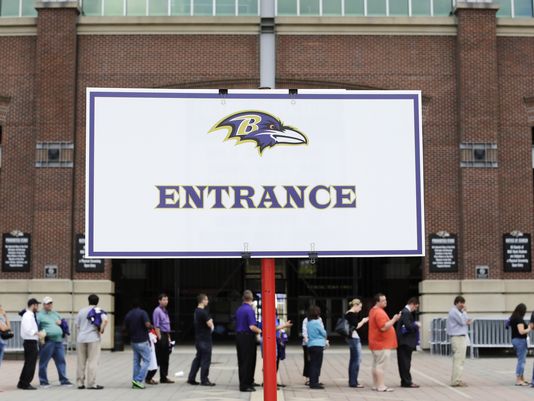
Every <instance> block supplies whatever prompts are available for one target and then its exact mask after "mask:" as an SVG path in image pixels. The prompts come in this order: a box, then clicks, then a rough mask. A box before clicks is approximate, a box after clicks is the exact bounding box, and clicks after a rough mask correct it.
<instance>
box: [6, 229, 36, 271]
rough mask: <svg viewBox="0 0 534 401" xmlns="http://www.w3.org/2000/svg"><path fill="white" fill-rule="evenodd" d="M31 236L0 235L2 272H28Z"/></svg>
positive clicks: (22, 234) (21, 234)
mask: <svg viewBox="0 0 534 401" xmlns="http://www.w3.org/2000/svg"><path fill="white" fill-rule="evenodd" d="M30 256H31V236H30V234H24V233H20V234H17V235H13V234H3V235H2V271H3V272H29V271H30Z"/></svg>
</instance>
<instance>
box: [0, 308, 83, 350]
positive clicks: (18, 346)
mask: <svg viewBox="0 0 534 401" xmlns="http://www.w3.org/2000/svg"><path fill="white" fill-rule="evenodd" d="M62 317H63V318H64V319H66V320H67V322H68V323H69V328H70V336H68V337H65V338H64V339H63V344H64V345H65V347H66V351H67V352H68V351H73V350H74V349H75V348H76V329H75V327H74V322H75V316H73V315H72V316H71V315H69V314H66V315H62ZM9 321H10V323H11V330H13V334H14V336H13V338H11V339H9V340H5V344H6V345H5V348H4V350H5V352H17V351H23V350H24V347H23V341H24V340H22V338H21V336H20V321H21V317H20V316H17V317H13V318H12V317H10V318H9Z"/></svg>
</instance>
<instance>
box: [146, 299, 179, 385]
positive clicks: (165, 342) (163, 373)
mask: <svg viewBox="0 0 534 401" xmlns="http://www.w3.org/2000/svg"><path fill="white" fill-rule="evenodd" d="M158 302H159V306H157V307H156V308H155V309H154V312H153V313H152V322H153V326H154V329H155V330H156V335H157V336H158V342H157V343H156V359H157V361H158V366H159V376H160V380H159V382H160V383H174V381H172V380H170V379H169V378H168V377H167V376H168V374H169V354H170V353H169V343H170V342H171V334H170V333H171V320H170V319H169V312H168V311H167V305H168V304H169V297H168V296H167V294H160V295H159V296H158ZM155 374H156V371H155V370H153V371H150V373H149V374H148V375H147V377H146V383H147V384H157V382H156V381H155V380H154V379H153V378H154V375H155Z"/></svg>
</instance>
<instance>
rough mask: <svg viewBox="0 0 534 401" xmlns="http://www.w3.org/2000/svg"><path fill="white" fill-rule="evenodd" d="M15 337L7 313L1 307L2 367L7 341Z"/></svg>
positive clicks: (0, 352)
mask: <svg viewBox="0 0 534 401" xmlns="http://www.w3.org/2000/svg"><path fill="white" fill-rule="evenodd" d="M12 337H13V332H12V331H11V323H10V322H9V319H8V317H7V314H6V311H5V310H4V308H3V307H2V305H0V365H2V359H3V358H4V348H5V346H6V343H5V340H7V339H10V338H12Z"/></svg>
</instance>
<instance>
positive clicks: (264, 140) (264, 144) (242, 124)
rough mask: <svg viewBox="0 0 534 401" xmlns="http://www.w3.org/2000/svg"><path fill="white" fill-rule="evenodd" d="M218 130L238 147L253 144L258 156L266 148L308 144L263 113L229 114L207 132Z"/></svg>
mask: <svg viewBox="0 0 534 401" xmlns="http://www.w3.org/2000/svg"><path fill="white" fill-rule="evenodd" d="M219 129H226V130H227V136H226V138H225V139H224V140H225V141H227V140H229V139H235V140H237V141H238V143H237V144H238V145H239V144H241V143H243V142H255V143H256V147H257V149H258V152H259V153H260V155H261V154H262V153H263V151H264V150H265V149H266V148H272V147H273V146H276V145H307V144H308V138H306V135H304V134H303V133H302V132H300V131H298V130H297V129H296V128H293V127H290V126H287V125H284V124H283V123H282V121H280V119H279V118H277V117H275V116H273V115H271V114H269V113H266V112H264V111H257V110H247V111H240V112H238V113H234V114H231V115H229V116H227V117H225V118H223V119H222V120H221V121H219V122H218V123H217V124H215V125H214V126H213V127H212V128H211V129H210V131H209V132H210V133H211V132H214V131H217V130H219Z"/></svg>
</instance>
